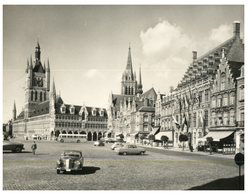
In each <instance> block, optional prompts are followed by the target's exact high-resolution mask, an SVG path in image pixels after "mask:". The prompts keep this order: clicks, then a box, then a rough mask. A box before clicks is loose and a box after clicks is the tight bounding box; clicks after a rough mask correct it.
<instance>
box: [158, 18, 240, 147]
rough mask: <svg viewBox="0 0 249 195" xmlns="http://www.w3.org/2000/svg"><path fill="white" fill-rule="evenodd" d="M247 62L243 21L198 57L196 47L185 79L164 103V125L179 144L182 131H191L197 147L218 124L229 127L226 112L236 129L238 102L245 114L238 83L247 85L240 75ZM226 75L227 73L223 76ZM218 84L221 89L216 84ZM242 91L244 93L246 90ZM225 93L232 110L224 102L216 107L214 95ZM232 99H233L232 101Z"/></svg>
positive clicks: (226, 100)
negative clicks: (245, 59)
mask: <svg viewBox="0 0 249 195" xmlns="http://www.w3.org/2000/svg"><path fill="white" fill-rule="evenodd" d="M225 64H229V68H225V66H226V65H225ZM243 64H244V44H243V43H242V40H241V39H240V23H239V22H235V23H234V34H233V36H232V38H230V39H228V40H227V41H225V42H224V43H222V44H220V45H219V46H217V47H215V48H214V49H212V50H210V51H208V52H207V53H205V54H204V55H202V56H200V57H197V52H196V51H193V62H192V63H191V64H190V66H189V67H188V69H187V71H186V73H185V74H184V76H183V78H182V80H181V81H180V82H179V84H178V86H177V87H176V88H175V89H174V90H173V92H172V93H169V94H167V95H166V96H165V97H164V98H163V100H162V103H161V105H162V112H161V122H160V123H161V127H163V128H166V129H169V130H171V131H172V134H173V138H172V140H173V141H174V145H175V146H177V145H178V144H179V135H180V134H187V135H188V136H189V141H190V143H191V145H192V146H193V147H194V148H195V147H197V145H198V144H199V143H200V142H202V141H205V138H206V137H207V136H209V135H211V134H210V133H209V132H211V131H212V130H213V127H214V126H215V125H217V124H219V126H223V128H227V126H225V125H224V116H225V121H226V122H225V123H226V124H227V123H228V121H229V125H231V124H233V130H234V131H236V128H235V126H236V125H237V123H236V121H237V120H238V119H237V118H236V117H238V116H236V115H238V114H237V112H238V108H237V107H238V104H240V109H241V111H240V112H241V113H242V115H241V116H242V118H243V113H244V111H243V100H242V101H241V102H239V103H236V101H237V98H236V94H237V89H236V88H237V86H238V83H239V82H241V84H240V86H241V89H243V87H244V84H243V76H240V77H239V75H242V74H241V73H240V72H241V71H240V70H241V67H242V65H243ZM223 75H226V76H224V77H223ZM217 83H218V84H217ZM221 83H222V85H221ZM224 83H225V84H224ZM227 83H229V85H228V84H227ZM217 85H218V86H219V90H218V91H217V89H216V87H215V86H217ZM220 86H222V90H220ZM225 86H226V87H228V88H225ZM241 93H242V94H243V90H242V91H241ZM223 94H224V98H225V99H224V100H223V101H225V103H226V104H227V105H226V106H225V107H226V108H227V109H228V110H229V111H228V110H227V111H224V110H223V107H221V106H219V108H216V106H215V107H212V99H215V101H216V100H217V98H221V97H222V98H223ZM242 99H243V98H242ZM219 101H221V100H219ZM228 101H232V104H229V103H228ZM219 104H220V103H219ZM228 105H229V106H228ZM224 109H225V108H224ZM221 110H222V111H221ZM236 110H237V111H236ZM224 112H225V113H224ZM218 113H220V114H218ZM221 113H222V116H221ZM223 113H224V114H223ZM219 117H220V119H219ZM218 120H219V121H218ZM239 120H241V121H243V120H242V119H239ZM242 123H243V122H241V123H240V124H242ZM241 129H243V128H241ZM220 136H221V134H220ZM221 137H222V136H221ZM234 140H236V138H234Z"/></svg>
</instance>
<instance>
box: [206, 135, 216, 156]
mask: <svg viewBox="0 0 249 195" xmlns="http://www.w3.org/2000/svg"><path fill="white" fill-rule="evenodd" d="M206 140H207V143H208V146H209V152H210V154H212V152H213V148H212V142H213V140H214V139H213V138H212V137H207V138H206Z"/></svg>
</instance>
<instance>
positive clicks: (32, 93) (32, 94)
mask: <svg viewBox="0 0 249 195" xmlns="http://www.w3.org/2000/svg"><path fill="white" fill-rule="evenodd" d="M33 96H34V92H33V91H31V101H34V100H33V98H34V97H33Z"/></svg>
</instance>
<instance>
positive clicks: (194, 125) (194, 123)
mask: <svg viewBox="0 0 249 195" xmlns="http://www.w3.org/2000/svg"><path fill="white" fill-rule="evenodd" d="M193 127H196V112H195V113H194V116H193Z"/></svg>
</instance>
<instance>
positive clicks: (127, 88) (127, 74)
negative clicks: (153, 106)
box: [121, 46, 137, 95]
mask: <svg viewBox="0 0 249 195" xmlns="http://www.w3.org/2000/svg"><path fill="white" fill-rule="evenodd" d="M136 93H137V81H136V74H135V73H133V69H132V59H131V47H130V46H129V51H128V59H127V65H126V69H125V71H124V73H123V75H122V81H121V95H136Z"/></svg>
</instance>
